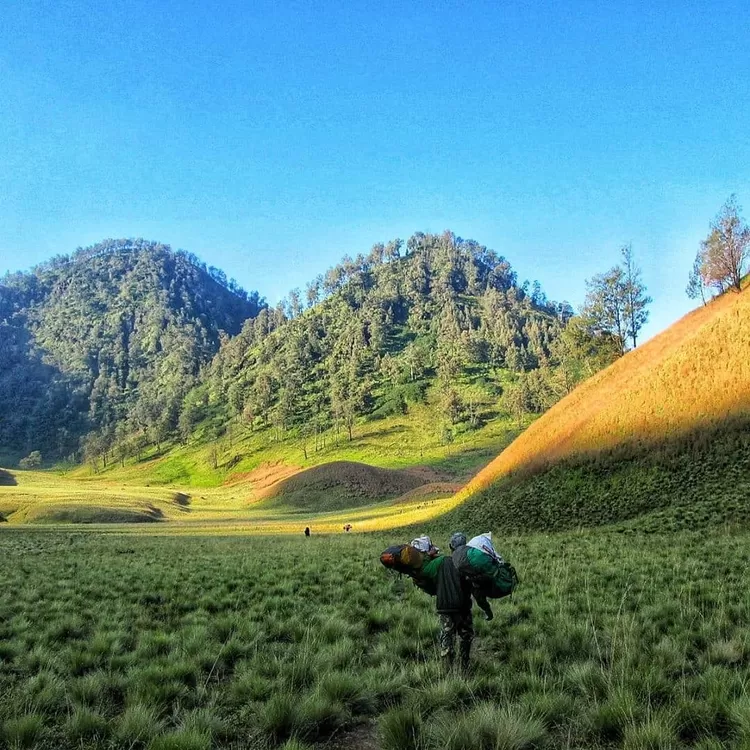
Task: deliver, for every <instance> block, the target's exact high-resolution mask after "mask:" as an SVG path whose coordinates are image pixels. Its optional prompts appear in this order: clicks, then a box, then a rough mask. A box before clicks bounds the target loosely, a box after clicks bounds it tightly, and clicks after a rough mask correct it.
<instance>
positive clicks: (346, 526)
mask: <svg viewBox="0 0 750 750" xmlns="http://www.w3.org/2000/svg"><path fill="white" fill-rule="evenodd" d="M351 530H352V525H351V524H350V523H347V524H345V525H344V531H346V532H349V531H351Z"/></svg>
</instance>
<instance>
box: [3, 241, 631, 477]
mask: <svg viewBox="0 0 750 750" xmlns="http://www.w3.org/2000/svg"><path fill="white" fill-rule="evenodd" d="M621 343H622V342H620V344H621ZM621 348H622V347H621V346H618V343H617V341H616V340H615V337H614V336H613V335H612V334H611V333H610V332H606V331H602V329H601V327H599V326H597V325H596V322H595V321H591V320H587V319H584V318H579V317H575V316H574V314H573V310H572V308H571V306H570V305H569V304H567V303H553V302H550V301H548V300H547V299H546V297H545V296H544V293H543V292H542V290H541V288H540V286H539V284H538V283H536V282H535V283H534V284H533V285H530V284H529V283H528V282H524V283H523V284H519V283H518V280H517V277H516V273H515V272H514V271H513V269H512V268H511V266H510V264H509V263H508V261H507V260H505V258H503V257H502V256H499V255H497V254H496V253H495V252H493V251H491V250H488V249H487V248H486V247H484V246H482V245H480V244H478V243H477V242H474V241H473V240H463V239H461V238H459V237H456V236H455V235H454V234H452V233H450V232H445V233H443V234H441V235H432V234H422V233H417V234H415V235H413V236H412V237H411V238H410V239H409V240H408V242H407V243H405V244H404V243H403V242H402V241H401V240H394V241H392V242H389V243H388V244H387V245H383V244H378V245H375V246H374V247H373V248H372V250H371V251H370V253H369V254H368V255H367V256H364V255H359V256H357V258H355V259H351V258H349V257H345V258H344V260H343V261H342V262H341V263H340V264H339V265H337V266H335V267H333V268H331V269H329V270H328V271H327V272H326V273H325V274H322V275H320V276H319V277H318V278H316V279H314V280H312V281H311V282H310V283H309V284H308V286H307V288H306V290H305V292H304V293H302V292H300V291H299V290H293V291H292V292H290V294H289V297H288V298H287V299H286V300H284V301H283V302H281V303H279V304H278V305H277V306H276V307H275V308H268V307H267V306H266V305H265V304H264V302H263V301H262V300H261V299H260V298H259V296H258V294H257V293H253V294H251V295H248V294H247V293H246V292H244V291H243V290H242V289H240V288H239V287H237V285H236V283H235V282H234V281H227V280H226V277H225V276H224V274H223V273H222V272H220V271H217V270H216V269H213V268H209V269H207V268H206V267H205V265H203V264H201V263H200V262H199V261H198V260H197V259H196V258H195V257H193V256H190V255H188V254H186V253H184V252H182V251H178V252H173V251H172V250H171V249H170V248H169V247H167V246H165V245H160V244H157V243H151V242H145V241H143V240H137V241H132V240H117V241H107V242H104V243H101V244H99V245H96V246H94V247H91V248H87V249H85V250H79V251H77V252H76V253H74V254H73V255H72V256H70V257H65V256H64V257H59V258H55V259H53V260H51V261H50V262H48V263H45V264H43V265H41V266H38V267H37V268H35V269H33V270H32V271H31V272H29V273H18V274H13V275H8V276H6V277H5V278H4V279H3V281H2V284H0V355H2V361H1V362H0V412H1V413H2V416H1V417H0V454H5V455H8V456H10V457H12V458H15V459H16V460H17V459H20V458H21V456H24V455H27V454H32V455H30V456H27V460H26V462H25V465H26V467H27V468H33V467H34V465H36V464H37V463H38V454H37V453H36V452H41V454H42V456H43V458H44V459H55V458H59V457H65V456H70V455H73V456H74V458H75V459H76V460H87V461H88V462H89V463H90V464H91V465H92V466H93V467H94V468H95V469H97V470H99V469H100V468H102V467H106V466H107V464H108V463H110V462H112V461H114V460H119V461H120V462H121V463H124V462H125V461H126V460H129V459H132V460H136V461H137V460H140V459H141V458H142V457H143V456H145V455H153V450H151V449H152V448H156V449H157V451H158V449H159V448H160V447H161V446H163V445H164V444H165V443H166V442H168V441H170V440H171V441H180V442H182V443H183V444H184V443H188V442H193V441H194V440H196V439H198V440H207V441H217V440H218V439H219V438H220V437H221V436H222V435H225V434H227V433H228V432H230V427H231V430H235V429H236V428H238V427H240V429H243V430H246V431H248V432H251V431H255V432H260V433H265V435H266V436H267V437H266V442H267V443H270V442H274V443H276V444H278V443H280V442H281V441H285V440H289V439H294V440H295V441H296V447H295V450H297V449H298V448H299V449H301V451H303V452H304V455H305V458H307V454H308V452H309V451H316V450H319V449H320V448H321V446H323V445H325V444H326V443H329V444H330V441H331V440H332V439H335V440H337V441H338V440H345V439H346V438H349V439H351V438H352V436H353V433H354V431H355V430H356V426H357V425H358V424H359V423H361V422H363V421H371V420H377V419H379V418H382V417H387V416H392V415H399V414H405V413H406V412H408V410H409V409H410V405H414V404H418V403H419V404H427V408H428V411H429V412H430V414H431V415H432V416H431V422H432V424H434V425H437V426H438V430H439V432H438V434H439V435H442V438H441V437H438V439H441V440H444V441H447V442H450V441H452V440H453V439H454V437H455V436H456V435H457V433H460V432H466V431H470V430H474V429H477V428H479V427H481V426H482V424H483V423H485V422H486V421H487V420H490V419H493V418H494V416H497V415H498V414H499V413H501V412H502V413H504V414H505V415H506V417H507V415H510V416H511V417H512V418H513V419H515V420H516V421H517V423H518V424H519V425H520V424H522V423H524V422H525V417H526V415H527V414H529V413H539V412H542V411H544V410H545V409H546V408H548V407H549V406H550V405H551V404H553V403H554V402H555V401H557V400H558V399H559V398H561V397H562V396H564V395H565V394H566V393H568V392H570V390H572V388H573V387H574V386H575V385H576V384H577V383H578V382H579V381H580V380H581V379H583V378H584V377H587V376H588V375H590V374H592V373H593V372H595V371H596V370H598V369H600V368H601V367H603V366H605V365H606V364H608V363H609V362H610V361H612V359H613V358H615V357H616V356H618V354H619V351H620V349H621ZM224 442H226V441H224ZM230 443H231V436H230ZM214 455H216V452H215V453H214ZM237 460H239V459H237ZM217 462H218V459H216V458H215V460H214V463H215V464H216V463H217ZM213 468H214V469H215V468H216V466H213Z"/></svg>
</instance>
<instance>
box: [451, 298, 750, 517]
mask: <svg viewBox="0 0 750 750" xmlns="http://www.w3.org/2000/svg"><path fill="white" fill-rule="evenodd" d="M749 322H750V292H748V291H747V290H746V291H744V292H741V293H727V294H725V295H723V296H722V297H720V298H718V299H716V300H714V301H713V302H711V303H710V304H709V305H707V306H705V307H702V308H700V309H698V310H696V311H694V312H693V313H691V314H689V315H687V316H686V317H685V318H683V319H682V320H680V321H678V322H677V323H676V324H675V325H673V326H672V327H671V328H670V329H668V330H667V331H665V332H664V333H662V334H661V335H659V336H657V337H655V338H654V339H652V340H651V341H649V342H648V343H647V344H645V345H644V346H642V347H641V348H639V349H638V350H636V351H633V352H631V353H629V354H627V355H626V356H625V357H623V358H622V359H621V360H618V361H617V362H615V364H613V365H612V366H610V367H609V368H607V369H606V370H603V371H602V372H600V373H598V374H597V375H595V376H594V377H593V378H591V379H590V380H588V381H586V382H585V383H583V384H582V385H581V386H579V387H578V388H577V389H576V390H575V391H574V392H573V393H571V394H570V395H569V396H568V397H567V398H565V399H563V400H562V401H560V402H559V403H558V404H556V405H555V406H554V407H553V408H552V409H550V411H548V412H547V413H546V414H545V415H544V416H542V417H541V418H540V419H538V420H537V421H536V422H535V423H534V424H533V425H532V426H531V427H530V428H529V429H528V430H527V431H526V432H525V433H523V434H522V435H521V436H520V437H519V438H518V439H517V440H515V441H514V442H513V443H512V444H511V445H510V446H509V447H508V448H506V450H505V451H503V453H501V454H500V455H499V456H498V457H497V459H496V460H495V461H493V462H492V463H491V464H489V465H488V466H487V467H486V468H485V469H484V470H483V471H481V472H480V473H479V474H478V475H477V476H476V477H475V478H474V479H473V480H472V481H471V482H470V483H469V484H468V485H467V486H466V487H465V488H464V490H462V491H461V492H460V493H458V495H457V496H456V497H455V498H454V501H453V502H454V504H455V505H456V506H457V507H456V508H455V510H453V511H452V512H451V513H450V514H449V516H448V517H447V518H446V519H445V522H446V523H450V524H452V525H458V526H465V527H467V528H479V527H488V528H493V529H497V530H502V531H526V530H533V529H536V530H560V529H572V528H577V527H579V526H594V525H599V524H612V523H616V524H619V525H620V527H621V528H623V529H626V528H636V527H637V528H641V529H646V530H660V531H664V530H669V529H676V528H685V529H698V528H704V527H706V526H716V525H722V524H747V523H748V522H750V503H749V502H748V497H749V496H750V357H748V352H749V351H750V326H749V325H748V323H749Z"/></svg>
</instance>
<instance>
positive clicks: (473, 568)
mask: <svg viewBox="0 0 750 750" xmlns="http://www.w3.org/2000/svg"><path fill="white" fill-rule="evenodd" d="M448 546H449V547H450V549H451V553H452V558H453V562H454V564H455V566H456V568H457V569H458V571H459V572H460V573H461V575H462V576H463V577H465V578H466V579H467V580H468V581H469V582H470V584H471V593H472V595H473V596H474V599H475V600H476V603H477V605H478V606H479V608H480V609H481V610H482V611H483V612H484V616H485V618H486V619H487V620H491V619H492V618H493V614H492V608H491V607H490V603H489V602H488V601H487V599H488V598H490V599H501V598H502V597H504V596H508V595H510V594H512V593H513V590H514V589H515V587H516V585H517V583H518V576H517V575H516V570H515V568H514V567H513V566H512V565H510V564H509V563H507V562H506V561H505V560H503V558H502V557H501V556H500V555H499V554H498V553H497V552H496V550H495V547H494V545H493V543H492V533H491V532H489V531H488V532H487V533H486V534H480V535H479V536H475V537H474V538H473V539H470V540H469V541H468V542H467V541H466V534H464V533H462V532H460V531H457V532H455V533H454V534H453V535H452V536H451V538H450V542H449V543H448Z"/></svg>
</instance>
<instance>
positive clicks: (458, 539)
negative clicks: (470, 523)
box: [448, 531, 466, 550]
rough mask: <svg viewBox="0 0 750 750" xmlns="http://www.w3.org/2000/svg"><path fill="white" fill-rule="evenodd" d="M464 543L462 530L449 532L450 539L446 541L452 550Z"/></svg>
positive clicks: (464, 538) (464, 537) (464, 535)
mask: <svg viewBox="0 0 750 750" xmlns="http://www.w3.org/2000/svg"><path fill="white" fill-rule="evenodd" d="M465 544H466V534H464V533H463V531H456V532H455V533H453V534H451V539H450V541H449V542H448V546H449V547H450V548H451V549H452V550H457V549H458V548H459V547H463V546H464V545H465Z"/></svg>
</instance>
